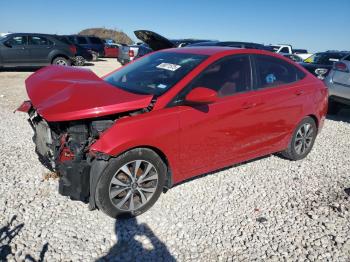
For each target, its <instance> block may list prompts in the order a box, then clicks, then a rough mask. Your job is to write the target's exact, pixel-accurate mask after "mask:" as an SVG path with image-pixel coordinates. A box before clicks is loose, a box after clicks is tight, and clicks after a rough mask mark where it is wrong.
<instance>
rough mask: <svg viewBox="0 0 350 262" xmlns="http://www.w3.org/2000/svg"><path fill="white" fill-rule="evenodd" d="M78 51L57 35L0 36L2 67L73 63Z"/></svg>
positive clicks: (22, 34)
mask: <svg viewBox="0 0 350 262" xmlns="http://www.w3.org/2000/svg"><path fill="white" fill-rule="evenodd" d="M76 51H77V50H76V47H75V46H74V45H72V44H68V43H66V42H63V41H60V40H59V39H57V37H56V36H55V35H48V34H34V33H13V34H6V35H5V36H2V37H0V67H20V66H30V67H32V66H45V65H49V64H55V65H71V63H72V61H73V60H74V56H75V54H76Z"/></svg>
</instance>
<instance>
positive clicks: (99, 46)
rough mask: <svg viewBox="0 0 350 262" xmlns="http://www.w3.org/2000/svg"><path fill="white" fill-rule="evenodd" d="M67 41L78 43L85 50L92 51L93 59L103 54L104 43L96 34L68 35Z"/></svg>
mask: <svg viewBox="0 0 350 262" xmlns="http://www.w3.org/2000/svg"><path fill="white" fill-rule="evenodd" d="M67 37H68V39H69V41H71V42H72V43H74V44H77V45H80V46H82V47H84V48H86V49H87V50H91V51H93V53H92V54H93V56H94V60H96V59H97V58H98V57H103V56H104V54H105V53H104V43H103V41H102V39H101V38H99V37H96V36H84V35H68V36H67Z"/></svg>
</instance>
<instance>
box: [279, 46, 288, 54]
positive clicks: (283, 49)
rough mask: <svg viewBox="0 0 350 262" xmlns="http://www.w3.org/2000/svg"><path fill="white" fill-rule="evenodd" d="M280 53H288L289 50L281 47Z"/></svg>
mask: <svg viewBox="0 0 350 262" xmlns="http://www.w3.org/2000/svg"><path fill="white" fill-rule="evenodd" d="M280 53H289V48H288V47H283V48H282V49H281V51H280Z"/></svg>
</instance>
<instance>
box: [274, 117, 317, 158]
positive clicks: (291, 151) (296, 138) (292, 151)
mask: <svg viewBox="0 0 350 262" xmlns="http://www.w3.org/2000/svg"><path fill="white" fill-rule="evenodd" d="M307 124H309V125H310V127H311V128H312V135H311V134H310V137H311V138H312V140H311V142H310V144H309V145H308V147H307V148H306V146H305V151H303V152H297V146H298V147H299V146H300V144H299V142H300V137H301V136H300V133H298V132H299V130H300V131H302V130H301V128H302V127H303V126H305V125H307ZM304 130H305V129H304ZM309 132H311V131H309ZM316 136H317V126H316V123H315V120H314V119H313V118H312V117H306V118H304V119H303V120H302V121H301V122H300V123H299V124H298V126H297V128H296V129H295V131H294V132H293V136H292V138H291V141H290V142H289V145H288V148H287V149H286V150H285V151H283V152H281V155H282V156H283V157H284V158H287V159H289V160H292V161H296V160H300V159H303V158H305V157H306V156H307V155H308V154H309V153H310V151H311V149H312V147H313V146H314V143H315V139H316ZM304 141H305V140H303V141H301V142H300V143H303V142H304Z"/></svg>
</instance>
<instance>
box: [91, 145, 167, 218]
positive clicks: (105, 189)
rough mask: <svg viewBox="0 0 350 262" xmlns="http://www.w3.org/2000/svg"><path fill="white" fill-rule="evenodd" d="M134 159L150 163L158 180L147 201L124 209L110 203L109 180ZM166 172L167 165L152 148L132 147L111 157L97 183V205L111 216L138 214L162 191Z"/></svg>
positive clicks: (119, 216) (145, 209)
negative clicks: (138, 206) (129, 208)
mask: <svg viewBox="0 0 350 262" xmlns="http://www.w3.org/2000/svg"><path fill="white" fill-rule="evenodd" d="M135 160H143V161H147V162H149V163H151V164H152V165H153V167H154V168H155V170H156V171H157V173H158V182H157V186H156V189H155V191H154V193H153V195H152V196H151V197H150V198H149V199H147V202H146V203H145V204H144V205H143V206H141V207H140V208H136V209H134V210H133V211H126V210H122V209H119V208H117V207H116V205H115V204H113V203H112V200H111V199H110V187H111V181H112V179H113V178H114V177H115V175H116V172H118V170H119V169H120V168H122V167H123V166H124V165H126V164H128V163H130V162H132V161H135ZM166 174H167V166H166V165H165V163H164V162H163V161H162V159H161V158H160V157H159V156H158V155H157V154H156V153H155V152H154V151H153V150H150V149H147V148H137V149H132V150H130V151H127V152H125V153H123V154H121V155H120V156H118V157H116V158H112V159H110V160H109V164H108V166H107V168H106V169H105V171H104V172H103V174H102V175H101V178H100V180H99V181H98V183H97V187H96V192H95V198H96V204H97V207H98V208H99V209H100V210H102V211H103V212H104V213H106V214H107V215H108V216H110V217H113V218H130V217H135V216H138V215H140V214H142V213H144V212H145V211H147V210H148V209H149V208H151V207H152V206H153V205H154V203H155V202H156V201H157V199H158V198H159V196H160V194H161V193H162V191H163V188H164V185H165V182H166ZM135 192H136V191H135ZM135 194H136V193H135ZM133 196H134V195H133Z"/></svg>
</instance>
